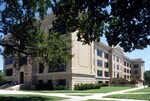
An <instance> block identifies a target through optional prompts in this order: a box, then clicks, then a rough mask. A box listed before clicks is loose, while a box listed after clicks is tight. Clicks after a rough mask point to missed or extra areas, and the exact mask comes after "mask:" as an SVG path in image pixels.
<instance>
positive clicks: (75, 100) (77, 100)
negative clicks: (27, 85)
mask: <svg viewBox="0 0 150 101" xmlns="http://www.w3.org/2000/svg"><path fill="white" fill-rule="evenodd" d="M142 88H144V87H143V86H142V87H138V88H132V89H127V90H122V91H115V92H110V93H97V94H91V95H89V96H72V94H73V93H35V92H26V91H10V90H0V94H33V95H43V96H57V97H66V98H68V99H65V100H61V101H85V100H89V99H97V100H114V101H146V100H133V99H116V98H102V97H104V96H108V95H112V94H123V93H125V92H129V91H133V90H138V89H142ZM69 94H70V95H71V96H69ZM77 94H78V93H76V95H77ZM80 94H81V93H80Z"/></svg>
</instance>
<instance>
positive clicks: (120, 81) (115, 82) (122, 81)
mask: <svg viewBox="0 0 150 101" xmlns="http://www.w3.org/2000/svg"><path fill="white" fill-rule="evenodd" d="M110 84H111V85H112V84H113V85H127V84H130V82H129V81H127V80H126V79H124V78H112V79H111V80H110Z"/></svg>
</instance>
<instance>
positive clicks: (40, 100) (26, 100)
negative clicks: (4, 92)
mask: <svg viewBox="0 0 150 101" xmlns="http://www.w3.org/2000/svg"><path fill="white" fill-rule="evenodd" d="M0 101H54V98H50V97H48V98H47V97H35V96H30V97H13V96H8V97H7V96H3V97H0Z"/></svg>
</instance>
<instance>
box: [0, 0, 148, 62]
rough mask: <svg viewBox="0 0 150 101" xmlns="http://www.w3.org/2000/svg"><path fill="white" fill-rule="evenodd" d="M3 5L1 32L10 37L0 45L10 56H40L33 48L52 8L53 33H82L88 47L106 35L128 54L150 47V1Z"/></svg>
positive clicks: (40, 0) (6, 0)
mask: <svg viewBox="0 0 150 101" xmlns="http://www.w3.org/2000/svg"><path fill="white" fill-rule="evenodd" d="M0 4H1V6H3V8H4V9H1V11H0V15H1V18H0V25H1V26H0V32H1V33H2V34H3V35H7V36H10V37H8V39H9V41H8V40H1V41H0V45H1V46H4V47H5V54H8V55H9V54H12V53H14V54H15V55H17V57H18V56H19V55H20V53H21V54H26V55H28V56H31V55H32V54H33V55H32V56H35V55H36V56H35V57H38V55H37V54H36V53H37V52H36V51H35V50H34V51H32V52H31V51H29V49H31V48H32V47H31V46H34V43H35V42H36V40H35V39H37V38H36V37H37V36H38V34H39V33H41V30H39V28H40V23H38V21H37V18H38V16H39V18H40V19H43V18H44V15H45V14H46V12H47V11H48V9H49V8H52V11H53V13H54V15H55V17H56V19H55V20H54V21H53V28H52V29H51V31H52V32H51V33H57V34H58V33H59V34H62V35H63V34H68V33H70V32H74V31H76V30H78V31H79V32H78V34H77V37H78V40H79V41H83V42H84V43H88V44H90V43H91V42H92V41H99V40H100V37H101V36H103V35H105V36H106V38H107V41H108V43H109V45H110V46H112V45H114V46H116V45H117V44H119V45H120V46H121V47H123V49H124V51H132V50H134V49H143V48H145V47H147V45H149V44H150V37H149V36H150V30H149V29H150V25H149V23H150V2H149V0H0ZM10 33H11V34H10ZM42 35H43V34H42ZM6 39H7V38H6ZM49 40H51V39H49ZM37 43H38V42H37ZM7 50H8V51H7ZM31 50H32V49H31ZM34 52H35V53H34ZM43 54H44V53H43ZM50 54H51V53H50ZM53 55H55V54H53ZM46 56H47V55H46ZM50 60H51V59H50Z"/></svg>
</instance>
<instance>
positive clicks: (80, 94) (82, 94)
mask: <svg viewBox="0 0 150 101" xmlns="http://www.w3.org/2000/svg"><path fill="white" fill-rule="evenodd" d="M66 95H69V96H91V95H93V94H84V93H79V94H66Z"/></svg>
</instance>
